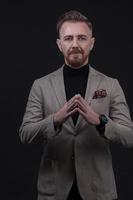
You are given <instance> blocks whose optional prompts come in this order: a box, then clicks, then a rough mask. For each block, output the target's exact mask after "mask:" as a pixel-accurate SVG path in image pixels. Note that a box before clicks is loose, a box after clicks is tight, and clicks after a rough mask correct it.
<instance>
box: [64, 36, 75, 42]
mask: <svg viewBox="0 0 133 200" xmlns="http://www.w3.org/2000/svg"><path fill="white" fill-rule="evenodd" d="M72 40H73V37H72V36H66V37H64V41H72Z"/></svg>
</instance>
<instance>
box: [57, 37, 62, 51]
mask: <svg viewBox="0 0 133 200" xmlns="http://www.w3.org/2000/svg"><path fill="white" fill-rule="evenodd" d="M56 44H57V46H58V48H59V50H60V51H61V52H62V48H61V40H60V39H59V38H57V39H56Z"/></svg>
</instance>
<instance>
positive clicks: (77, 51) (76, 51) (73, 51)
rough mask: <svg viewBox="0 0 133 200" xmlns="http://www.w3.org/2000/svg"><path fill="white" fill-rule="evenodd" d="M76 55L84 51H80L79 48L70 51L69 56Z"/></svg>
mask: <svg viewBox="0 0 133 200" xmlns="http://www.w3.org/2000/svg"><path fill="white" fill-rule="evenodd" d="M75 53H82V50H81V49H78V48H75V49H72V50H70V51H68V54H69V55H71V54H75Z"/></svg>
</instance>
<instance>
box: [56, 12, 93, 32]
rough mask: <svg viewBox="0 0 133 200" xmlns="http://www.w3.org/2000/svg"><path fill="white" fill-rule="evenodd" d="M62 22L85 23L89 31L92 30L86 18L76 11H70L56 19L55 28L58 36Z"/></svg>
mask: <svg viewBox="0 0 133 200" xmlns="http://www.w3.org/2000/svg"><path fill="white" fill-rule="evenodd" d="M64 22H85V23H86V24H87V25H88V27H89V28H90V30H91V31H92V29H93V28H92V23H91V22H90V21H89V20H88V18H87V17H86V16H84V15H83V14H82V13H80V12H79V11H76V10H70V11H68V12H66V13H64V14H63V15H61V16H60V17H59V18H58V21H57V26H56V29H57V34H58V35H59V32H60V29H61V27H62V24H63V23H64Z"/></svg>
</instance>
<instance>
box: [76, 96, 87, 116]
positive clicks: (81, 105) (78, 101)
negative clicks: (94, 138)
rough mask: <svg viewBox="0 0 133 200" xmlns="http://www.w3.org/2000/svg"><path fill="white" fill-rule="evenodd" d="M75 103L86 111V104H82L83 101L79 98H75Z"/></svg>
mask: <svg viewBox="0 0 133 200" xmlns="http://www.w3.org/2000/svg"><path fill="white" fill-rule="evenodd" d="M75 104H76V105H77V107H79V108H80V109H81V110H82V111H83V112H84V113H86V111H87V106H86V105H85V104H84V102H81V101H80V100H78V99H77V100H75Z"/></svg>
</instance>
